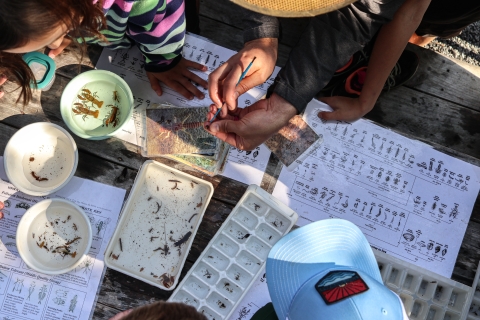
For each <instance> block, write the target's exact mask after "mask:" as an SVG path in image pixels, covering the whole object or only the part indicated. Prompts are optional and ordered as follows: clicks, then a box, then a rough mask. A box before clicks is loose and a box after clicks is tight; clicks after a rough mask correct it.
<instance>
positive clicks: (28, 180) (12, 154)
mask: <svg viewBox="0 0 480 320" xmlns="http://www.w3.org/2000/svg"><path fill="white" fill-rule="evenodd" d="M3 161H4V166H5V172H6V174H7V177H8V179H9V180H10V182H11V183H12V184H13V185H14V186H15V187H16V188H17V189H18V190H20V191H22V192H23V193H26V194H29V195H32V196H44V195H47V194H50V193H53V192H55V191H57V190H59V189H61V188H62V187H63V186H65V185H66V184H67V183H68V181H70V179H71V178H72V177H73V175H74V174H75V171H76V170H77V164H78V151H77V145H76V144H75V141H74V140H73V138H72V136H71V135H70V134H69V133H68V132H67V131H66V130H65V129H63V128H62V127H60V126H58V125H56V124H53V123H48V122H37V123H33V124H30V125H28V126H25V127H23V128H22V129H20V130H18V131H17V132H16V133H15V134H14V135H13V136H12V137H11V138H10V140H9V141H8V143H7V146H6V147H5V152H4V155H3Z"/></svg>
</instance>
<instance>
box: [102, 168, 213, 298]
mask: <svg viewBox="0 0 480 320" xmlns="http://www.w3.org/2000/svg"><path fill="white" fill-rule="evenodd" d="M212 195H213V186H212V184H211V183H210V182H207V181H204V180H202V179H199V178H197V177H194V176H191V175H189V174H186V173H183V172H181V171H178V170H176V169H173V168H170V167H168V166H166V165H163V164H161V163H158V162H156V161H153V160H147V161H145V163H144V164H143V165H142V168H141V169H140V171H139V172H138V174H137V177H136V178H135V182H134V184H133V187H132V190H131V191H130V195H129V197H128V199H127V201H126V203H125V205H124V207H123V209H122V215H121V217H120V220H119V222H118V224H117V228H116V229H115V232H114V234H113V236H112V238H111V239H110V242H109V244H108V247H107V249H106V251H105V264H106V265H107V267H109V268H111V269H115V270H117V271H120V272H122V273H125V274H127V275H129V276H131V277H134V278H137V279H139V280H142V281H144V282H146V283H148V284H151V285H153V286H156V287H159V288H161V289H163V290H173V289H174V288H175V286H176V285H177V283H178V279H179V277H180V272H181V271H182V268H183V265H184V263H185V260H186V258H187V255H188V253H189V251H190V247H191V246H192V243H193V239H194V238H195V234H196V233H197V229H198V227H199V226H200V223H201V222H202V218H203V214H204V213H205V210H206V208H207V206H208V203H209V202H210V198H211V197H212Z"/></svg>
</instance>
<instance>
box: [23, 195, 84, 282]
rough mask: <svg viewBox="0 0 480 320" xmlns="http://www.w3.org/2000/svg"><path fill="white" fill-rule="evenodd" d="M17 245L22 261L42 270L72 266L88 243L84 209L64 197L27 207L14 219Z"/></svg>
mask: <svg viewBox="0 0 480 320" xmlns="http://www.w3.org/2000/svg"><path fill="white" fill-rule="evenodd" d="M16 238H17V239H16V241H17V248H18V253H19V254H20V256H21V257H22V259H23V261H25V263H26V264H27V265H28V266H29V267H30V268H32V269H34V270H36V271H38V272H42V273H45V274H61V273H66V272H68V271H71V270H73V269H74V268H75V267H77V266H78V265H79V264H80V263H81V260H82V258H83V257H84V255H86V254H87V253H88V251H89V250H90V246H91V244H92V227H91V225H90V220H89V219H88V217H87V215H86V214H85V212H84V211H83V210H82V209H81V208H80V207H79V206H78V205H76V204H74V203H72V202H70V201H67V200H64V199H46V200H43V201H40V202H38V203H36V204H35V205H33V206H32V207H31V208H29V209H28V210H27V211H26V212H25V214H24V215H23V217H22V219H21V220H20V222H19V223H18V229H17V237H16Z"/></svg>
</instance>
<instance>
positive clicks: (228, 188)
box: [0, 0, 480, 319]
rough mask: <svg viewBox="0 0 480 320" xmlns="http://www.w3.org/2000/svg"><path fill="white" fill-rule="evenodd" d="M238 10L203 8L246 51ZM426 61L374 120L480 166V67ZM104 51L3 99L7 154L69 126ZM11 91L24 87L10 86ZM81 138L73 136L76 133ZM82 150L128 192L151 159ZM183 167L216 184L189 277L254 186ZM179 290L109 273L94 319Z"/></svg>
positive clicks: (477, 238) (216, 36)
mask: <svg viewBox="0 0 480 320" xmlns="http://www.w3.org/2000/svg"><path fill="white" fill-rule="evenodd" d="M236 10H237V7H235V5H233V4H231V3H230V2H226V1H225V2H224V1H215V0H203V1H202V2H201V5H200V14H201V15H200V28H201V35H202V36H204V37H207V38H210V39H212V40H213V41H214V42H216V43H217V44H219V45H222V46H224V47H227V48H230V49H233V50H239V49H240V48H241V47H242V44H243V43H242V21H240V20H239V19H238V18H237V15H236ZM281 21H282V26H283V33H282V38H281V39H280V40H281V41H280V46H279V59H278V63H277V64H278V65H279V66H282V65H284V63H285V61H286V59H287V57H288V52H289V51H290V49H291V48H292V46H294V44H295V41H296V39H298V35H299V34H300V32H301V29H302V28H303V27H304V26H305V24H306V20H304V19H282V20H281ZM409 49H411V50H414V51H415V52H417V53H418V55H419V56H420V67H419V70H418V71H417V73H416V75H415V76H414V77H413V78H412V79H411V80H410V81H409V82H408V83H407V84H406V85H404V86H402V87H399V88H396V89H394V90H392V91H390V92H386V93H383V94H382V95H381V97H380V98H379V100H378V102H377V105H376V106H375V108H374V110H373V111H372V112H370V113H369V114H368V115H367V116H366V118H368V119H370V120H373V121H375V122H376V123H378V124H379V125H382V126H385V127H387V128H390V129H392V130H394V131H396V132H398V133H401V134H403V135H405V136H407V137H409V138H412V139H417V140H421V141H423V142H425V143H428V144H430V145H432V146H433V147H434V148H435V149H437V150H439V151H441V152H444V153H446V154H449V155H451V156H454V157H457V158H459V159H462V160H464V161H466V162H469V163H472V164H475V165H477V166H478V165H480V90H479V89H480V79H479V78H478V76H479V75H480V68H477V67H473V66H469V65H466V64H463V63H461V62H459V61H453V60H450V59H448V58H445V57H443V56H441V55H439V54H436V53H434V52H431V51H429V50H426V49H423V48H419V47H414V46H409ZM101 50H102V49H101V48H100V47H96V46H91V47H89V48H88V51H87V53H86V54H85V56H84V57H83V61H82V63H81V67H79V65H78V61H79V60H78V58H79V52H78V50H75V49H71V48H67V49H66V50H65V52H64V53H63V54H62V55H60V56H59V57H57V58H56V63H57V66H58V68H57V72H56V79H55V83H54V85H53V87H52V88H51V89H50V90H49V91H46V92H36V93H35V94H34V98H33V100H32V102H31V103H30V104H29V105H27V106H26V107H25V108H23V107H22V106H21V104H16V103H15V101H16V99H17V97H18V92H19V91H14V92H11V93H8V94H7V95H6V96H5V97H4V98H3V99H0V150H1V151H0V154H2V155H3V150H4V148H5V146H6V143H7V142H8V140H9V139H10V137H11V136H12V135H13V134H14V133H15V132H16V131H17V130H18V129H20V128H22V127H23V126H25V125H28V124H30V123H34V122H39V121H48V122H52V123H55V124H58V125H60V126H62V127H64V128H66V125H65V124H64V123H63V121H62V118H61V115H60V108H59V105H60V97H61V95H62V92H63V90H64V88H65V86H66V85H67V83H68V82H69V81H70V80H71V79H72V78H73V77H75V76H76V75H77V74H78V73H79V72H82V71H86V70H90V69H92V68H93V66H94V65H95V64H96V62H97V59H98V57H99V55H100V53H101ZM4 88H5V89H6V91H13V90H14V89H15V88H16V86H15V85H13V84H11V83H7V84H6V85H5V86H4ZM72 135H73V134H72ZM73 137H74V139H75V141H76V143H77V146H78V148H79V163H78V168H77V171H76V176H78V177H82V178H86V179H91V180H94V181H98V182H101V183H105V184H108V185H112V186H116V187H120V188H123V189H126V190H127V195H126V197H127V196H128V191H129V190H130V188H131V187H132V184H133V181H134V179H135V176H136V174H137V171H138V169H139V168H140V166H141V165H142V163H143V162H144V161H145V160H147V159H146V158H144V157H142V156H141V155H140V154H138V153H137V148H136V146H133V145H131V144H128V143H126V142H124V141H122V140H119V139H116V138H111V139H108V140H102V141H89V140H84V139H81V138H78V137H76V136H75V135H73ZM155 160H157V161H159V162H162V163H164V164H167V165H169V166H172V167H175V168H177V169H179V170H182V171H184V172H187V173H189V174H192V175H194V176H197V177H200V178H202V179H205V180H207V181H210V182H211V183H212V184H213V185H214V187H215V193H214V195H213V198H212V200H211V202H210V204H209V206H208V208H207V210H206V213H205V216H204V219H203V221H202V223H201V225H200V228H199V230H198V233H197V235H196V237H195V239H194V242H193V245H192V249H191V251H190V253H189V255H188V258H187V262H186V264H185V267H184V269H183V271H182V276H183V275H184V274H185V273H186V272H187V271H188V270H189V268H190V267H191V266H192V264H193V263H194V262H195V260H196V259H197V258H198V257H199V255H200V253H201V252H202V249H203V248H205V247H206V245H207V244H208V242H209V240H210V239H211V238H212V237H213V236H214V234H215V232H216V231H217V230H218V229H219V227H220V226H221V224H222V222H223V221H224V220H225V219H226V217H227V216H228V214H229V213H230V211H231V210H232V208H233V207H234V206H235V204H236V203H237V201H238V200H239V199H240V197H241V196H242V195H243V193H244V191H245V189H246V188H247V186H246V185H245V184H243V183H240V182H238V181H234V180H231V179H228V178H225V177H222V176H216V177H213V178H212V177H208V176H206V175H204V174H202V173H199V172H197V171H194V170H192V169H191V168H190V167H188V166H185V165H182V164H178V163H176V162H173V161H171V160H167V159H164V158H158V159H155ZM277 164H278V160H277V159H276V158H275V157H274V156H271V158H270V161H269V166H268V168H267V172H266V174H265V175H264V177H263V181H262V184H261V187H262V188H264V189H266V190H267V191H269V192H271V191H272V190H273V187H274V185H275V181H276V177H278V174H279V170H278V166H277ZM479 249H480V200H478V199H477V201H476V203H475V207H474V210H473V213H472V216H471V219H470V221H469V224H468V228H467V231H466V234H465V237H464V240H463V243H462V246H461V249H460V252H459V255H458V258H457V261H456V264H455V268H454V272H453V276H452V279H454V280H455V281H459V282H461V283H464V284H466V285H469V286H471V285H472V282H473V277H474V275H475V271H476V267H477V265H478V263H479V260H480V250H479ZM170 294H171V292H167V291H164V290H161V289H159V288H157V287H153V286H150V285H148V284H146V283H144V282H142V281H140V280H137V279H134V278H131V277H129V276H127V275H125V274H122V273H120V272H117V271H114V270H111V269H108V268H107V270H106V273H105V277H104V279H103V282H102V284H101V288H100V290H99V294H98V300H97V303H96V306H95V312H94V315H93V318H94V319H108V318H109V317H111V316H113V315H115V314H116V313H118V312H119V311H121V310H126V309H130V308H135V307H138V306H141V305H144V304H147V303H151V302H154V301H157V300H165V299H168V297H169V296H170Z"/></svg>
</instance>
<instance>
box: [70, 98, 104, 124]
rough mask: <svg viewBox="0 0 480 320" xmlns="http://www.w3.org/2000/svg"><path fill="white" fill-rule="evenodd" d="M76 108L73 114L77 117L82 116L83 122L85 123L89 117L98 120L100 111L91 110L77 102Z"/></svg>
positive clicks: (73, 109)
mask: <svg viewBox="0 0 480 320" xmlns="http://www.w3.org/2000/svg"><path fill="white" fill-rule="evenodd" d="M73 105H74V107H73V108H72V112H73V113H75V114H76V115H81V116H82V120H83V121H85V119H86V118H87V117H88V116H93V117H94V118H95V119H96V118H98V114H99V111H98V110H90V109H88V108H87V107H85V106H84V105H83V104H81V103H78V102H75V103H74V104H73Z"/></svg>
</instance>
